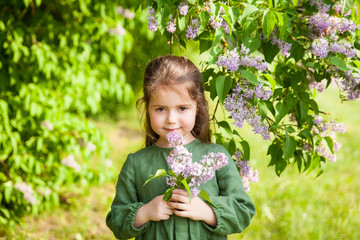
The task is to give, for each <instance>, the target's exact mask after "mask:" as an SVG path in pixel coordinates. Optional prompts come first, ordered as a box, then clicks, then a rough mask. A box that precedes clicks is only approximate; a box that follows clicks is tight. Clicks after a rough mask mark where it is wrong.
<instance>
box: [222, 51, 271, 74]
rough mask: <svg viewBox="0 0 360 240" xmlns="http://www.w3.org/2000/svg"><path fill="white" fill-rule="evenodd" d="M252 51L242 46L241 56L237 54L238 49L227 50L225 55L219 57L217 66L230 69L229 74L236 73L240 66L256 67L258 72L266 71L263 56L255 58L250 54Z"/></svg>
mask: <svg viewBox="0 0 360 240" xmlns="http://www.w3.org/2000/svg"><path fill="white" fill-rule="evenodd" d="M249 52H250V49H248V48H247V47H245V46H244V45H243V44H242V45H241V50H240V54H241V56H240V55H239V54H238V53H237V49H236V48H234V49H233V50H231V51H229V50H227V51H226V52H225V53H224V54H221V55H220V56H219V57H218V60H217V62H216V65H218V66H222V67H224V68H225V69H228V71H229V72H234V71H236V70H238V69H239V66H245V67H254V68H256V69H257V70H258V71H266V69H267V64H266V63H265V62H264V61H263V58H262V56H257V57H253V56H252V55H250V54H249Z"/></svg>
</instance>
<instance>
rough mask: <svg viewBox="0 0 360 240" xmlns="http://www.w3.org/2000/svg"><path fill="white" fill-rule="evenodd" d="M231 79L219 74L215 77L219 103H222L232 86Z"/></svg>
mask: <svg viewBox="0 0 360 240" xmlns="http://www.w3.org/2000/svg"><path fill="white" fill-rule="evenodd" d="M232 81H233V80H232V79H231V78H230V77H226V76H219V77H218V78H217V79H216V92H217V95H218V97H219V100H220V102H221V103H224V100H225V98H226V96H227V94H228V93H229V91H230V89H231V86H232Z"/></svg>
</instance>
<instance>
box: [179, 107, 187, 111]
mask: <svg viewBox="0 0 360 240" xmlns="http://www.w3.org/2000/svg"><path fill="white" fill-rule="evenodd" d="M179 110H180V111H181V112H184V111H186V110H187V107H179Z"/></svg>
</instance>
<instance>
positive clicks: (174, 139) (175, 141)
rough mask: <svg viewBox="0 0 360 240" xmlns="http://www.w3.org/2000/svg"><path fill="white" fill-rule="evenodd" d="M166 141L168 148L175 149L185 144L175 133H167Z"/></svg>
mask: <svg viewBox="0 0 360 240" xmlns="http://www.w3.org/2000/svg"><path fill="white" fill-rule="evenodd" d="M166 140H167V141H168V142H169V145H170V147H176V146H179V145H183V144H184V143H185V140H184V138H183V137H182V136H181V135H180V134H179V133H177V132H176V131H173V132H169V133H168V134H167V135H166Z"/></svg>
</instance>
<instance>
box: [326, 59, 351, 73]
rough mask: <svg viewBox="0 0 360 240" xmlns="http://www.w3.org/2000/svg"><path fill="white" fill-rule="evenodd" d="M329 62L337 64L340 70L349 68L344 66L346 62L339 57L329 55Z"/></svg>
mask: <svg viewBox="0 0 360 240" xmlns="http://www.w3.org/2000/svg"><path fill="white" fill-rule="evenodd" d="M330 62H331V63H332V64H334V65H335V66H337V67H338V68H339V69H340V70H342V71H348V70H349V69H348V67H347V66H346V63H345V62H344V61H343V60H342V59H341V58H338V57H331V58H330Z"/></svg>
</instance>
